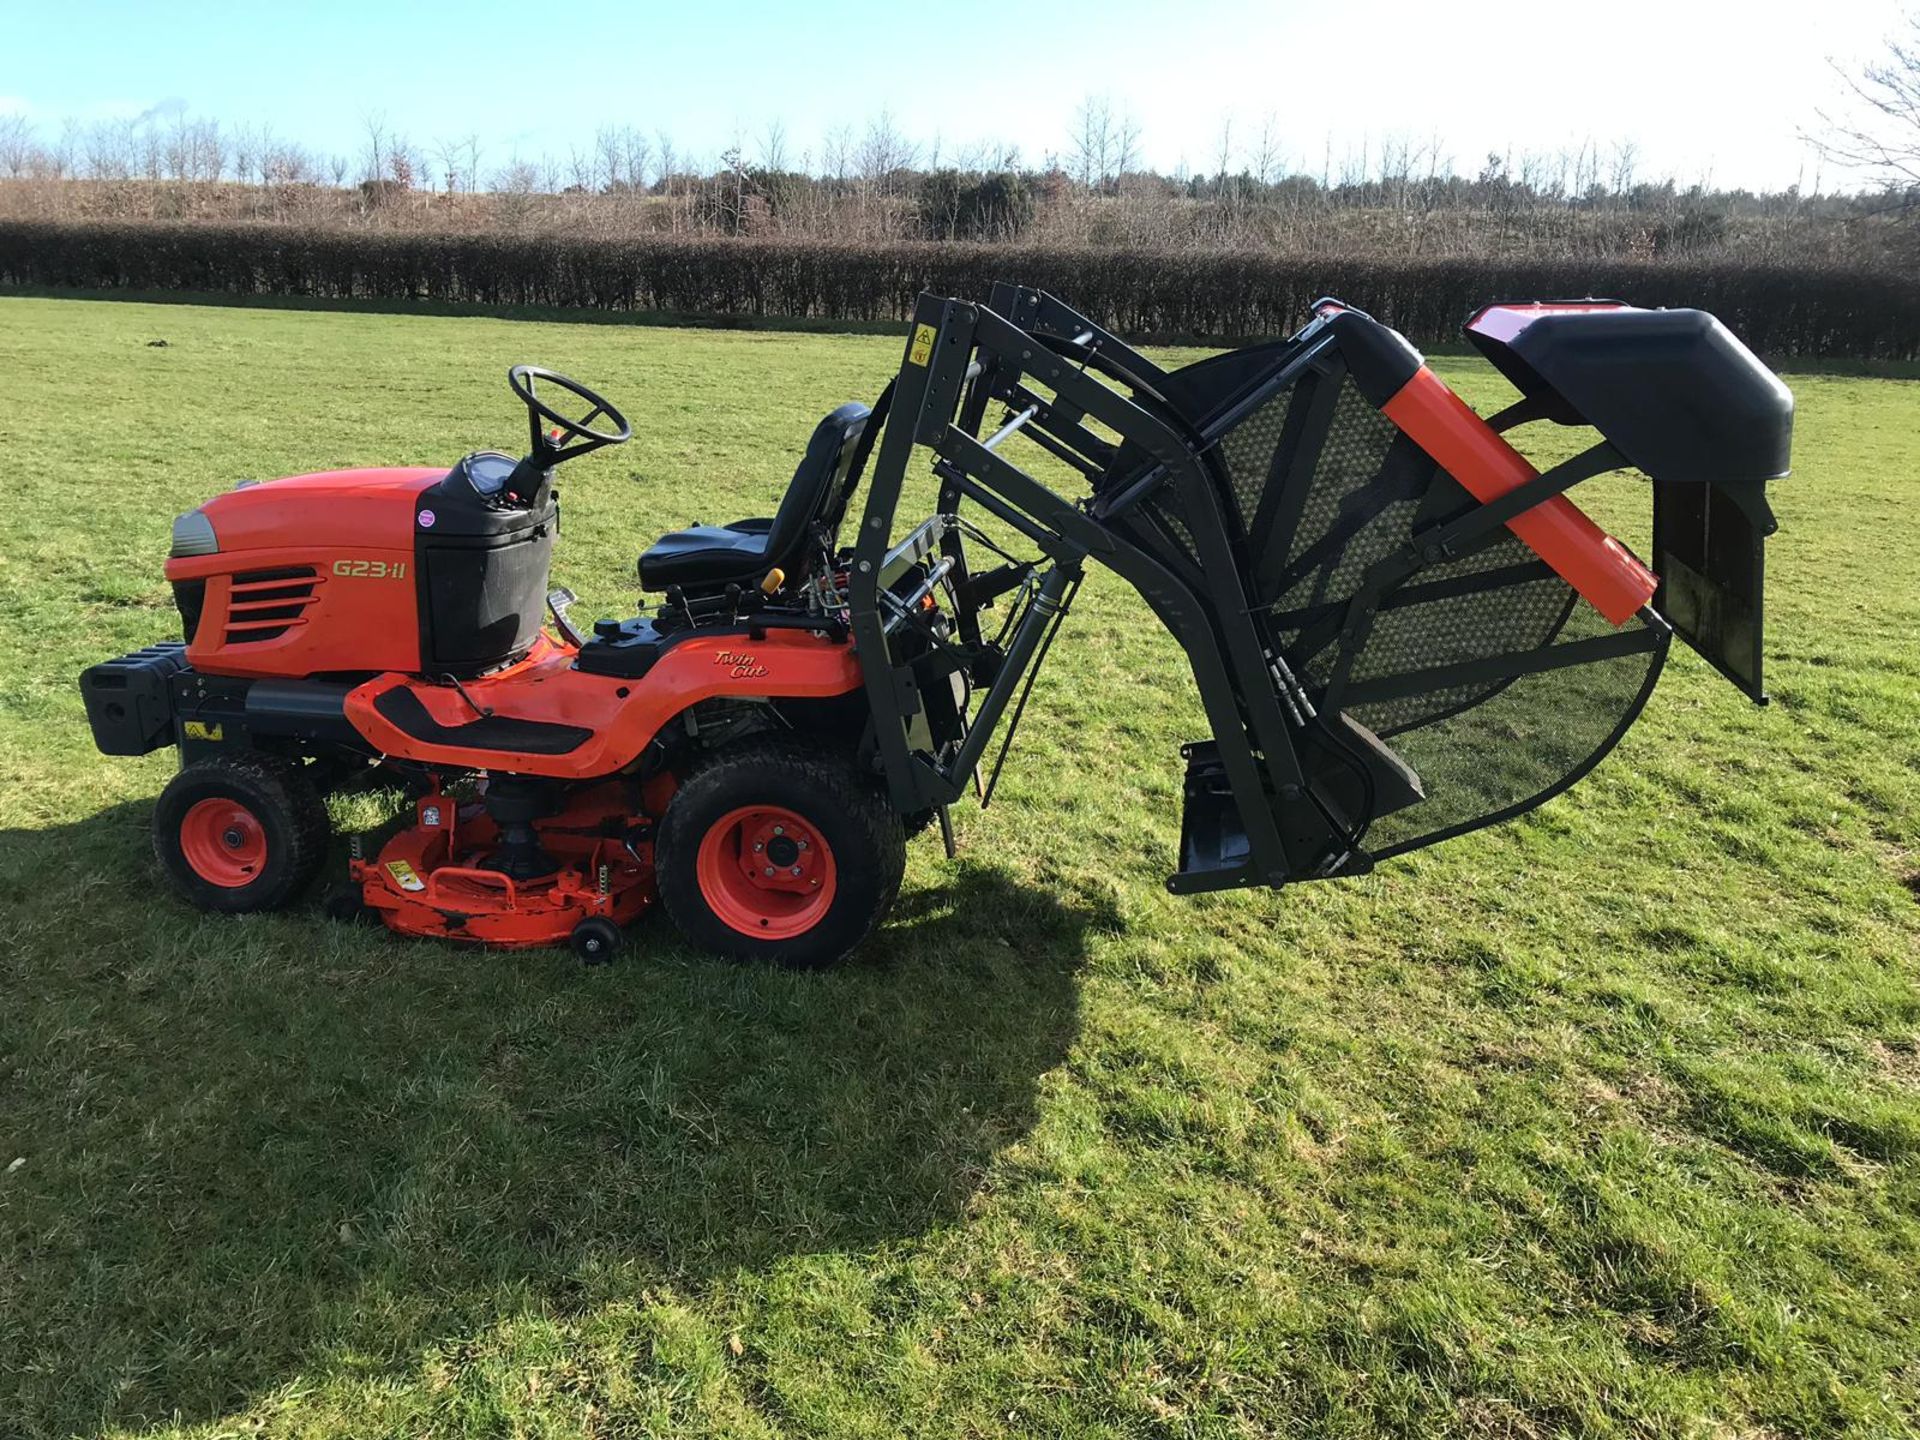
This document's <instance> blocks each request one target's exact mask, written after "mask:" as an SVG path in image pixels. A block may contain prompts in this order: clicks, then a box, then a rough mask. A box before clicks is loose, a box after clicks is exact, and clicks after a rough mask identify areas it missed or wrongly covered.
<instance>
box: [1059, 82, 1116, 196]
mask: <svg viewBox="0 0 1920 1440" xmlns="http://www.w3.org/2000/svg"><path fill="white" fill-rule="evenodd" d="M1070 143H1071V144H1072V147H1073V166H1072V169H1071V170H1070V171H1069V172H1068V173H1069V174H1071V175H1072V176H1073V178H1074V180H1075V182H1076V183H1078V184H1079V185H1080V186H1081V187H1082V188H1083V189H1087V190H1091V189H1093V188H1094V187H1095V186H1098V185H1103V184H1105V183H1106V179H1107V170H1108V166H1109V165H1110V164H1111V156H1112V153H1113V106H1112V104H1111V103H1110V102H1109V101H1108V99H1107V97H1106V96H1104V95H1089V96H1087V97H1086V99H1084V100H1082V101H1081V102H1080V108H1079V109H1078V110H1077V111H1075V112H1074V117H1073V134H1072V136H1071V137H1070Z"/></svg>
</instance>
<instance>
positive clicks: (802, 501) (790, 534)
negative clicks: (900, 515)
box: [640, 402, 871, 590]
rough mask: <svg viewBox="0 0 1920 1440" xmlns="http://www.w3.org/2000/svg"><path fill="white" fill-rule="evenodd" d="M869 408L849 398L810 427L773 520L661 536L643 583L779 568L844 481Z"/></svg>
mask: <svg viewBox="0 0 1920 1440" xmlns="http://www.w3.org/2000/svg"><path fill="white" fill-rule="evenodd" d="M870 413H871V412H869V411H868V409H867V407H866V406H864V405H861V404H858V403H857V402H849V403H848V404H845V405H842V406H841V407H840V408H839V409H838V410H835V411H834V412H833V413H832V414H831V415H829V416H827V417H826V419H824V420H822V421H821V422H820V423H819V424H818V425H817V426H815V427H814V431H813V438H812V439H811V440H809V441H808V442H807V450H806V453H805V454H804V455H802V456H801V457H800V464H799V465H798V466H797V467H795V469H794V472H793V479H792V480H791V481H790V482H788V485H787V493H786V495H785V496H784V497H783V498H782V499H781V501H780V510H779V513H778V514H776V515H775V516H774V517H773V518H772V519H771V520H765V519H761V520H736V521H734V523H733V524H731V525H695V526H693V527H692V528H691V529H687V530H676V531H674V532H672V533H671V534H668V535H662V536H661V537H660V538H659V540H657V541H655V542H654V544H653V545H652V546H651V547H650V548H649V549H648V550H647V552H646V553H645V554H644V555H642V556H641V557H640V583H641V585H642V586H644V587H645V588H646V589H648V590H664V589H666V588H667V586H669V585H679V586H683V587H696V588H698V587H705V586H715V585H728V584H749V583H755V582H758V581H759V580H760V578H761V577H762V576H764V575H765V574H766V573H767V572H768V571H769V570H771V569H773V568H774V567H776V566H779V567H781V568H785V567H786V566H787V564H788V562H789V561H790V560H791V559H792V558H793V557H794V555H795V554H796V552H798V551H799V550H800V548H801V547H802V546H803V545H804V544H805V543H806V539H807V531H808V529H809V528H810V527H812V526H813V524H814V522H815V521H816V520H818V519H819V518H820V515H821V512H822V511H823V510H824V509H825V508H826V505H827V502H828V501H829V499H830V498H831V497H832V496H833V494H834V491H835V488H836V486H837V485H838V484H839V483H840V482H841V481H842V480H843V479H844V478H845V476H846V473H847V470H848V468H849V467H850V466H851V465H852V463H853V459H854V455H855V454H856V452H857V451H858V450H859V446H860V436H861V435H862V433H864V432H865V430H866V428H867V419H868V416H869V414H870Z"/></svg>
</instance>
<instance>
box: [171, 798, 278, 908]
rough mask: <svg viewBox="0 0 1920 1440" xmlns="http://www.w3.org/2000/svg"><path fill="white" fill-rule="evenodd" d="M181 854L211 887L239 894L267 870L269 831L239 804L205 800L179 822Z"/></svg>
mask: <svg viewBox="0 0 1920 1440" xmlns="http://www.w3.org/2000/svg"><path fill="white" fill-rule="evenodd" d="M180 853H181V854H182V855H183V856H184V857H185V858H186V862H187V864H188V865H190V866H191V867H192V868H193V873H194V874H195V875H198V876H199V877H200V878H201V879H202V880H204V881H206V882H207V883H208V884H209V885H218V886H220V887H221V888H222V889H226V890H238V889H240V888H241V887H242V886H244V885H251V884H252V883H253V882H254V881H255V880H256V879H258V878H259V876H260V872H261V871H262V870H263V869H265V868H266V864H267V832H266V828H265V827H264V826H262V825H261V823H260V817H259V816H257V815H255V814H254V813H253V811H251V810H249V809H248V808H247V807H246V806H245V805H243V804H241V803H240V802H239V801H238V800H227V799H210V800H202V801H200V802H199V803H198V804H196V805H194V806H192V807H191V808H189V809H188V811H187V813H186V814H185V815H183V816H182V817H181V818H180Z"/></svg>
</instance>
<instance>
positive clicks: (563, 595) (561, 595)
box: [547, 585, 587, 650]
mask: <svg viewBox="0 0 1920 1440" xmlns="http://www.w3.org/2000/svg"><path fill="white" fill-rule="evenodd" d="M579 598H580V597H579V596H578V595H576V594H574V593H573V591H571V590H569V589H567V587H566V586H564V585H562V586H560V587H559V588H558V589H556V590H549V591H548V592H547V610H548V612H549V613H550V614H551V615H552V616H553V628H554V629H556V630H558V631H559V632H560V637H561V638H562V639H563V640H565V641H566V642H567V643H568V644H569V645H571V646H573V648H574V649H576V650H578V649H579V648H580V647H581V646H582V645H584V644H586V643H587V641H586V637H585V636H584V635H582V634H581V633H580V632H579V631H578V630H576V629H575V628H574V626H573V622H572V621H571V620H569V619H567V611H569V610H571V609H572V608H573V605H574V602H575V601H576V600H578V599H579Z"/></svg>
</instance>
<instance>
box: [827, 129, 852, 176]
mask: <svg viewBox="0 0 1920 1440" xmlns="http://www.w3.org/2000/svg"><path fill="white" fill-rule="evenodd" d="M820 161H821V165H822V167H823V168H824V169H825V170H826V173H827V174H828V175H829V176H831V177H832V178H833V179H835V180H845V179H846V178H847V175H848V173H849V171H851V170H852V168H853V131H852V130H851V129H849V128H848V127H847V126H845V125H836V126H834V127H833V129H831V130H829V131H828V132H827V142H826V144H825V146H824V147H823V148H822V149H821V152H820Z"/></svg>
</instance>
